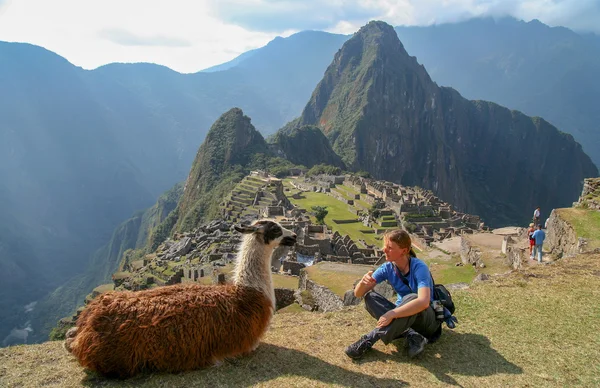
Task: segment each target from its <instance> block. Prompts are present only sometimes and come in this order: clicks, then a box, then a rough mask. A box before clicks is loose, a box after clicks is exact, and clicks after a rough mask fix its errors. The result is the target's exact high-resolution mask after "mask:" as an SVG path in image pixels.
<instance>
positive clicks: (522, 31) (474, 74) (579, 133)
mask: <svg viewBox="0 0 600 388" xmlns="http://www.w3.org/2000/svg"><path fill="white" fill-rule="evenodd" d="M396 32H397V33H398V36H399V38H400V40H401V41H402V43H403V44H404V47H405V48H406V50H407V51H408V52H409V53H411V55H415V56H416V57H417V58H418V59H419V62H420V63H422V64H423V65H424V66H425V68H426V69H427V71H428V73H429V75H430V76H431V78H433V79H434V80H435V81H436V82H437V83H438V84H441V85H446V86H451V87H453V88H455V89H457V90H458V91H459V92H460V93H461V94H462V95H463V96H465V97H466V98H469V99H485V100H488V101H494V102H496V103H498V104H501V105H504V106H506V107H509V108H512V109H518V110H520V111H522V112H524V113H525V114H527V115H533V116H541V117H543V118H544V119H546V120H548V121H549V122H550V123H552V124H553V125H555V126H556V127H558V128H559V129H560V130H562V131H564V132H567V133H570V134H572V135H573V136H574V137H575V140H577V141H578V142H579V143H581V145H582V147H583V150H584V151H585V152H586V153H587V154H588V155H590V157H591V158H592V161H594V163H595V164H596V165H600V110H598V108H597V105H598V104H597V101H599V100H600V77H598V74H600V37H598V36H596V35H591V34H590V35H580V34H577V33H575V32H573V31H571V30H569V29H567V28H563V27H549V26H547V25H545V24H543V23H541V22H539V21H537V20H533V21H531V22H528V23H526V22H523V21H518V20H515V19H512V18H503V19H497V20H494V19H491V18H488V19H473V20H470V21H466V22H462V23H453V24H442V25H437V26H430V27H397V28H396Z"/></svg>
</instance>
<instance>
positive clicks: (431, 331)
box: [346, 230, 442, 359]
mask: <svg viewBox="0 0 600 388" xmlns="http://www.w3.org/2000/svg"><path fill="white" fill-rule="evenodd" d="M383 241H384V247H383V251H384V253H385V259H386V262H385V263H384V264H383V265H381V266H380V267H379V268H378V269H377V270H376V271H375V272H373V271H369V272H368V273H367V274H365V275H364V276H363V278H362V280H361V281H360V282H359V283H358V284H357V285H356V287H355V288H354V295H355V296H356V297H359V298H360V297H363V296H364V298H365V308H366V309H367V311H368V312H369V313H370V314H371V315H372V316H373V318H375V319H377V327H376V328H375V329H373V331H371V332H370V333H368V334H366V335H363V336H362V337H361V338H360V339H359V340H358V341H356V342H355V343H353V344H352V345H350V346H348V348H346V354H347V355H348V357H351V358H353V359H359V358H361V357H362V356H363V355H364V354H365V353H366V352H367V351H369V350H371V348H372V347H373V345H374V344H375V343H376V342H377V341H379V340H381V341H383V343H384V344H386V345H387V344H389V343H390V342H392V341H394V340H395V339H398V338H402V337H405V338H406V342H407V345H408V355H409V357H411V358H412V357H414V356H416V355H417V354H419V353H421V352H422V351H423V349H424V347H425V345H426V344H427V343H428V342H433V341H436V340H437V339H438V338H439V337H440V335H441V333H442V326H441V321H439V320H437V319H436V314H435V311H434V310H433V308H432V307H431V302H432V301H433V295H434V289H433V286H434V285H433V280H432V277H431V273H430V272H429V268H428V267H427V264H425V263H424V262H423V261H421V260H419V259H418V258H416V257H415V254H414V252H413V250H412V249H411V240H410V236H409V235H408V233H407V232H406V231H404V230H394V231H392V232H388V233H386V234H385V235H384V239H383ZM384 280H387V281H388V282H389V283H390V284H391V285H392V287H393V288H394V290H396V293H397V294H398V300H397V301H396V304H394V303H392V302H390V301H389V300H387V299H386V298H385V297H383V296H382V295H380V294H378V293H376V292H375V291H372V290H373V287H375V285H376V284H377V283H380V282H382V281H384Z"/></svg>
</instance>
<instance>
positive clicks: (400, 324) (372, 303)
mask: <svg viewBox="0 0 600 388" xmlns="http://www.w3.org/2000/svg"><path fill="white" fill-rule="evenodd" d="M417 297H418V296H417V294H408V295H406V296H404V297H403V298H402V303H400V306H402V305H405V304H406V303H408V302H410V301H411V300H415V299H417ZM396 307H397V306H396V305H395V304H393V303H392V302H390V301H389V300H387V299H386V298H385V297H384V296H383V295H381V294H378V293H376V292H375V291H369V292H367V294H366V295H365V308H366V309H367V311H368V312H369V314H371V316H372V317H373V318H375V319H379V318H380V317H381V316H382V315H383V314H385V313H387V312H388V311H390V310H392V309H394V308H396ZM409 328H412V329H413V330H414V331H416V332H417V333H419V334H421V335H422V336H423V337H425V338H427V339H429V340H430V341H431V342H433V341H435V340H437V338H439V335H440V334H441V328H442V326H441V322H439V321H438V320H437V319H436V318H435V311H433V308H432V307H431V306H429V307H427V308H426V309H425V310H423V311H421V312H420V313H418V314H415V315H411V316H410V317H403V318H396V319H394V320H393V321H392V323H390V324H389V325H387V326H385V327H382V328H380V329H379V333H380V334H381V337H380V339H381V340H382V341H383V343H384V344H386V345H387V344H389V343H390V342H392V341H393V340H395V339H396V338H400V337H401V336H402V334H403V333H404V332H405V331H406V330H408V329H409Z"/></svg>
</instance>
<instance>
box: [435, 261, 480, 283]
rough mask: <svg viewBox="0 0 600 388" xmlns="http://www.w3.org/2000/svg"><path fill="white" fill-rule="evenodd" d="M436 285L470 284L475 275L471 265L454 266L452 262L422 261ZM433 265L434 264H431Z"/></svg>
mask: <svg viewBox="0 0 600 388" xmlns="http://www.w3.org/2000/svg"><path fill="white" fill-rule="evenodd" d="M424 261H425V262H426V263H427V264H428V265H429V270H430V271H431V275H432V276H433V279H434V280H435V282H436V283H437V284H452V283H471V281H472V280H473V279H474V278H475V276H476V275H477V272H476V271H475V268H473V266H472V265H462V266H458V267H457V266H456V265H455V263H454V262H445V261H440V260H427V259H426V260H424ZM433 263H435V264H433Z"/></svg>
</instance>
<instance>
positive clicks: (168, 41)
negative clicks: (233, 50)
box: [0, 0, 192, 47]
mask: <svg viewBox="0 0 600 388" xmlns="http://www.w3.org/2000/svg"><path fill="white" fill-rule="evenodd" d="M0 1H1V0H0ZM98 36H99V37H101V38H103V39H106V40H108V41H110V42H113V43H115V44H120V45H122V46H156V47H189V46H191V45H192V44H191V42H190V41H189V40H186V39H182V38H176V37H170V36H164V35H152V36H140V35H136V34H134V33H132V32H129V31H127V30H123V29H120V28H105V29H103V30H101V31H100V32H98Z"/></svg>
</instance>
